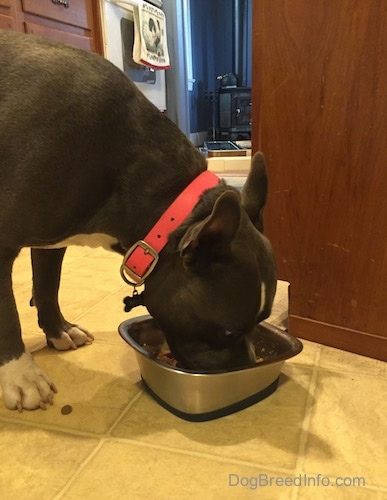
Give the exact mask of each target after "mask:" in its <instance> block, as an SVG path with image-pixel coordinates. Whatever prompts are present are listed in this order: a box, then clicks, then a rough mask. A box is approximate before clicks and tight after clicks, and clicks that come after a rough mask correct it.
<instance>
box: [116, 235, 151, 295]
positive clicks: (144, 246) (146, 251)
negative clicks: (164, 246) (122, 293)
mask: <svg viewBox="0 0 387 500" xmlns="http://www.w3.org/2000/svg"><path fill="white" fill-rule="evenodd" d="M135 254H137V258H139V259H141V260H142V261H145V262H146V269H145V271H144V272H143V273H142V274H138V273H136V272H135V271H134V270H133V269H132V268H131V267H130V262H129V261H130V260H131V258H132V256H133V257H134V256H135ZM158 260H159V254H158V252H157V251H156V250H155V249H154V248H153V247H151V246H150V245H149V244H148V243H147V242H146V241H144V240H138V241H136V243H135V244H134V245H132V246H131V247H130V248H129V250H128V251H127V252H126V254H125V257H124V261H123V263H122V265H121V270H120V271H121V276H122V279H123V280H124V281H125V282H126V283H127V284H128V285H131V286H134V287H136V286H140V285H142V284H143V283H144V281H145V280H146V278H147V277H148V276H149V275H150V273H151V272H152V271H153V269H154V268H155V266H156V264H157V262H158ZM134 267H136V266H134ZM127 275H129V278H128V276H127Z"/></svg>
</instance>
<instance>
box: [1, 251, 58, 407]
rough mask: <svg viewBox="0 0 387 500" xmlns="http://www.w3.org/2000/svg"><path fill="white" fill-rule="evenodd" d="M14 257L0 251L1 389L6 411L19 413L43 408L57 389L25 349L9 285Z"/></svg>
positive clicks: (14, 252)
mask: <svg viewBox="0 0 387 500" xmlns="http://www.w3.org/2000/svg"><path fill="white" fill-rule="evenodd" d="M17 253H18V252H17V251H14V250H8V249H4V248H0V386H1V389H2V392H3V400H4V403H5V405H6V406H7V408H9V409H10V410H15V409H18V410H19V411H22V409H23V408H25V409H28V410H34V409H35V408H38V407H40V408H45V405H46V403H52V399H53V396H54V392H56V389H55V386H54V385H53V383H52V382H51V380H50V379H49V377H48V376H47V375H46V374H45V373H44V372H43V371H42V370H41V369H40V368H39V367H38V365H37V364H36V363H35V362H34V361H33V359H32V356H31V355H30V354H29V353H27V352H25V349H24V344H23V341H22V338H21V329H20V322H19V317H18V314H17V310H16V304H15V299H14V296H13V293H12V281H11V271H12V265H13V261H14V259H15V257H16V255H17Z"/></svg>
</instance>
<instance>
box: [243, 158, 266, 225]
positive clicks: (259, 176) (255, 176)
mask: <svg viewBox="0 0 387 500" xmlns="http://www.w3.org/2000/svg"><path fill="white" fill-rule="evenodd" d="M267 184H268V180H267V173H266V163H265V157H264V156H263V154H262V153H256V154H255V155H254V156H253V158H252V160H251V168H250V172H249V175H248V177H247V180H246V183H245V185H244V186H243V188H242V192H241V196H242V206H243V207H244V209H245V210H246V212H247V214H248V216H249V217H250V220H251V222H252V223H253V224H254V226H255V227H256V228H257V229H258V231H260V232H261V233H263V219H262V213H263V208H264V206H265V203H266V196H267Z"/></svg>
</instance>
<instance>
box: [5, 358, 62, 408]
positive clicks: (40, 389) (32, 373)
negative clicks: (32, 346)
mask: <svg viewBox="0 0 387 500" xmlns="http://www.w3.org/2000/svg"><path fill="white" fill-rule="evenodd" d="M0 385H1V387H2V390H3V400H4V404H5V406H6V407H7V408H9V409H10V410H18V411H19V412H21V411H23V409H25V410H35V409H36V408H42V409H43V410H45V409H46V404H47V403H48V404H52V401H53V398H54V393H56V392H57V390H56V387H55V385H54V384H53V383H52V381H51V380H50V378H49V377H48V375H46V374H45V373H44V371H43V370H42V369H40V368H39V366H38V365H37V364H36V363H35V361H34V360H33V359H32V356H31V354H29V353H24V354H22V355H21V356H20V358H19V359H13V360H11V361H9V362H8V363H6V364H5V365H3V366H1V367H0Z"/></svg>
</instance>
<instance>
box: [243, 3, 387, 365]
mask: <svg viewBox="0 0 387 500" xmlns="http://www.w3.org/2000/svg"><path fill="white" fill-rule="evenodd" d="M386 50H387V2H386V1H385V0H368V1H363V0H339V1H331V0H313V1H310V0H253V91H252V101H253V113H252V139H253V149H254V150H258V149H259V150H262V151H263V152H264V153H265V155H266V158H267V161H268V166H269V176H270V193H269V201H268V205H267V208H266V210H265V229H266V232H267V234H268V236H269V238H270V239H271V241H272V243H273V245H274V249H275V253H276V257H277V264H278V269H279V277H280V278H281V279H284V280H288V281H289V282H290V316H289V331H290V333H292V334H294V335H296V336H300V337H303V338H307V339H310V340H314V341H318V342H321V343H325V344H328V345H332V346H335V347H339V348H342V349H346V350H349V351H353V352H357V353H360V354H364V355H367V356H371V357H375V358H379V359H384V360H386V359H387V52H386Z"/></svg>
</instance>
